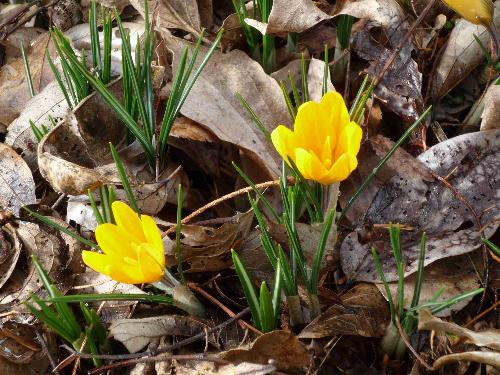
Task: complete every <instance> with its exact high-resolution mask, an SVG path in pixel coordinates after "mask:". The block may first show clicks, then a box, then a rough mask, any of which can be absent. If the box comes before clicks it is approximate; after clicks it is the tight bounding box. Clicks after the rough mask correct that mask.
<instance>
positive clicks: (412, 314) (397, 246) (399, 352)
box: [372, 224, 483, 358]
mask: <svg viewBox="0 0 500 375" xmlns="http://www.w3.org/2000/svg"><path fill="white" fill-rule="evenodd" d="M400 237H401V235H400V227H399V225H396V226H393V225H392V224H391V225H390V227H389V238H390V241H391V247H392V251H393V255H394V258H395V260H396V269H397V273H398V287H397V291H396V298H397V305H396V304H395V303H394V299H393V296H392V293H391V290H390V287H389V283H388V282H387V279H386V277H385V274H384V271H383V269H382V265H381V262H380V258H379V256H378V253H377V251H376V250H375V248H372V256H373V260H374V263H375V267H376V269H377V272H378V274H379V276H380V279H381V280H382V283H383V284H384V288H385V292H386V295H387V300H388V302H389V309H390V312H391V324H390V325H389V326H388V328H387V331H386V334H385V336H384V338H383V339H382V342H381V346H382V350H383V351H384V352H385V353H387V354H388V355H394V356H395V357H396V358H401V357H402V356H403V355H404V353H405V352H406V344H405V343H404V341H403V340H402V338H401V337H400V335H399V331H398V330H397V328H396V327H397V321H399V322H400V324H401V326H402V328H403V331H404V333H405V334H406V335H411V334H412V333H413V332H415V329H416V325H417V321H418V318H417V313H418V310H420V309H423V308H428V309H430V310H431V313H432V314H436V313H438V312H440V311H442V310H444V309H447V308H449V307H451V306H453V305H454V304H456V303H458V302H460V301H463V300H466V299H468V298H471V297H472V296H475V295H477V294H479V293H481V292H482V291H483V289H477V290H473V291H470V292H466V293H463V294H460V295H458V296H455V297H453V298H451V299H448V300H446V301H440V302H437V299H438V298H439V296H440V294H441V292H442V291H441V292H440V293H438V294H437V295H436V296H435V297H434V298H433V300H431V301H429V302H426V303H423V304H420V294H421V290H422V283H423V278H424V260H425V247H426V238H427V237H426V234H425V233H423V234H422V238H421V240H420V251H419V259H418V268H417V274H416V282H415V288H414V291H413V297H412V300H411V304H410V307H409V308H408V309H405V308H404V298H405V291H404V268H405V263H404V259H403V253H402V250H401V238H400ZM396 309H397V310H396Z"/></svg>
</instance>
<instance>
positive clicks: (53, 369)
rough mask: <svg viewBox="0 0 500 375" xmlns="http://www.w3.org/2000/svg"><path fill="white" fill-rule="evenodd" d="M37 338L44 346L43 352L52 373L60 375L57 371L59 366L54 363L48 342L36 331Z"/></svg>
mask: <svg viewBox="0 0 500 375" xmlns="http://www.w3.org/2000/svg"><path fill="white" fill-rule="evenodd" d="M36 338H37V339H38V342H39V343H40V345H41V346H42V350H43V352H44V353H45V355H46V356H47V358H48V360H49V363H50V366H51V367H52V373H53V374H55V375H59V371H57V370H56V367H57V364H56V361H54V358H53V357H52V353H50V350H49V347H48V346H47V342H46V341H45V338H44V337H43V335H42V334H41V333H40V332H39V331H36Z"/></svg>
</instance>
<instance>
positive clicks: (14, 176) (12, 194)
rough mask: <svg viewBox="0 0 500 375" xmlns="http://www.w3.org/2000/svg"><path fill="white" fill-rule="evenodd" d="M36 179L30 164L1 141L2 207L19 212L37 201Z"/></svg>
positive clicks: (0, 202) (0, 198) (0, 201)
mask: <svg viewBox="0 0 500 375" xmlns="http://www.w3.org/2000/svg"><path fill="white" fill-rule="evenodd" d="M35 200H36V197H35V181H34V180H33V175H32V174H31V170H30V169H29V167H28V165H27V164H26V163H25V162H24V160H23V158H22V157H21V156H19V155H18V154H17V153H16V152H15V151H14V150H13V149H12V147H10V146H8V145H6V144H4V143H0V209H2V210H4V211H9V212H12V213H14V214H15V215H18V214H19V210H20V208H21V207H22V206H25V205H27V204H31V203H35Z"/></svg>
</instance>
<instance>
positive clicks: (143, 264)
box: [138, 243, 164, 283]
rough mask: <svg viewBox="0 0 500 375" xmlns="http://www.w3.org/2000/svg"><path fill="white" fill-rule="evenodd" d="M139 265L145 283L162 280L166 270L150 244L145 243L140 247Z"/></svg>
mask: <svg viewBox="0 0 500 375" xmlns="http://www.w3.org/2000/svg"><path fill="white" fill-rule="evenodd" d="M138 253H139V265H140V270H141V273H142V276H141V280H142V282H143V283H154V282H155V281H158V280H160V279H161V277H162V276H163V273H164V268H163V266H162V265H161V264H159V263H158V262H157V260H156V257H155V254H154V253H155V249H153V246H152V245H150V244H146V243H143V244H141V245H140V246H139V249H138Z"/></svg>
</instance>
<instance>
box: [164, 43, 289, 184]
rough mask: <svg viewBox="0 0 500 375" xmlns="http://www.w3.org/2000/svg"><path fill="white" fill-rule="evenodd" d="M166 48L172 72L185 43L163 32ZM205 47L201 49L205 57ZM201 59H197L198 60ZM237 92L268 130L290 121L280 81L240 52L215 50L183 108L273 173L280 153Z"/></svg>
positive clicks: (200, 122)
mask: <svg viewBox="0 0 500 375" xmlns="http://www.w3.org/2000/svg"><path fill="white" fill-rule="evenodd" d="M165 40H166V43H167V47H168V48H169V49H171V50H172V51H173V52H174V64H173V66H174V68H173V71H174V74H176V72H177V69H178V64H179V59H180V56H181V53H182V50H183V48H184V46H185V45H186V42H185V41H183V40H181V39H176V38H172V37H170V38H169V37H165ZM205 53H206V49H205V48H202V50H201V51H200V55H201V56H203V55H204V54H205ZM200 61H201V58H200V59H198V62H197V64H199V63H200ZM236 93H239V94H241V95H242V96H243V98H245V99H246V100H247V101H248V103H249V105H250V107H251V108H253V110H254V111H255V113H256V114H257V116H259V118H260V119H261V120H262V122H263V124H264V126H265V127H266V129H267V130H269V131H272V130H273V129H274V128H275V127H276V126H278V124H287V123H289V122H290V118H289V115H288V111H287V109H286V104H285V100H284V99H283V95H282V93H281V89H280V87H279V85H278V83H277V82H276V81H275V80H274V79H272V78H271V77H269V76H268V75H267V74H266V73H265V72H264V71H263V70H262V67H261V66H260V65H259V64H258V63H257V62H255V61H253V60H252V59H251V58H250V57H248V56H247V55H246V54H245V53H243V52H242V51H238V50H235V51H231V52H229V53H222V52H220V51H218V50H216V51H215V53H214V54H213V56H212V57H211V59H210V61H209V62H208V64H207V65H206V67H205V69H204V70H203V74H201V75H200V77H199V78H198V80H197V81H196V83H195V85H194V87H193V89H192V90H191V93H190V95H189V96H188V98H187V100H186V102H185V103H184V106H183V107H182V109H181V113H182V114H183V115H184V116H186V117H188V118H190V119H192V120H194V121H196V122H198V123H199V124H201V125H202V126H205V127H207V128H208V129H209V130H210V131H212V132H213V133H214V134H215V135H216V136H217V137H218V138H219V139H221V140H223V141H227V142H230V143H233V144H235V145H236V146H238V147H240V148H241V149H243V150H244V151H245V153H247V154H248V155H249V157H251V158H252V159H253V160H255V161H257V162H258V163H260V165H262V167H263V168H265V171H266V172H267V174H269V175H271V176H277V175H278V173H279V170H280V168H281V160H280V158H279V156H278V153H277V152H276V151H275V150H274V148H273V147H272V144H271V142H269V140H268V139H267V138H266V137H265V136H264V135H263V134H262V132H261V131H260V130H259V128H258V127H257V126H256V125H255V124H254V123H253V122H252V120H251V118H250V117H249V115H248V113H247V112H246V110H245V108H243V106H242V105H241V103H240V101H239V100H238V97H237V96H236Z"/></svg>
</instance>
